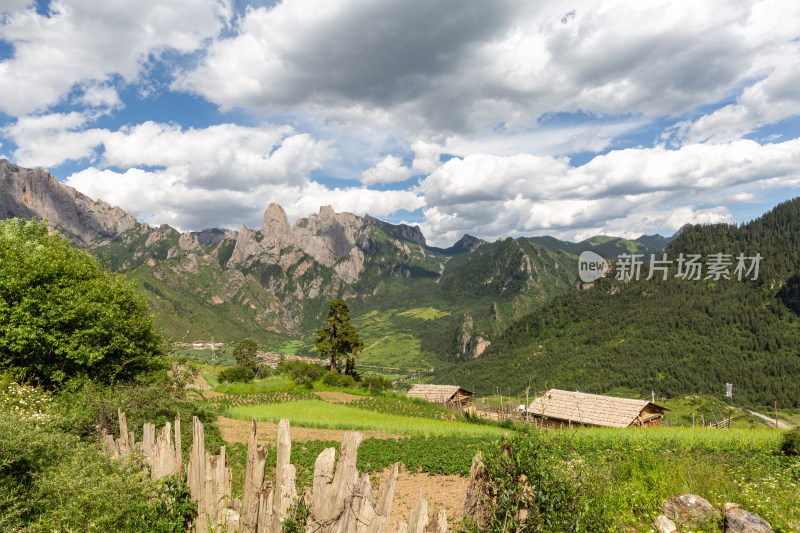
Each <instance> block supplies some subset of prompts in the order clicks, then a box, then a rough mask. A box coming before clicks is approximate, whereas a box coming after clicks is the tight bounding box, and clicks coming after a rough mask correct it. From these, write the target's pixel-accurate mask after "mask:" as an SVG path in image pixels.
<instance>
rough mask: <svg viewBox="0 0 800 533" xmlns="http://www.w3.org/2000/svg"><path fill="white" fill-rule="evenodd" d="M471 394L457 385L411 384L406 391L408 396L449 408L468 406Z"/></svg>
mask: <svg viewBox="0 0 800 533" xmlns="http://www.w3.org/2000/svg"><path fill="white" fill-rule="evenodd" d="M473 394H475V393H474V392H471V391H468V390H467V389H463V388H461V387H459V386H458V385H413V386H412V387H411V390H409V391H408V396H409V397H410V398H420V399H422V400H427V401H429V402H431V403H435V404H436V405H441V406H443V407H447V408H449V409H465V408H467V407H469V405H470V400H471V399H472V395H473ZM459 404H460V406H459Z"/></svg>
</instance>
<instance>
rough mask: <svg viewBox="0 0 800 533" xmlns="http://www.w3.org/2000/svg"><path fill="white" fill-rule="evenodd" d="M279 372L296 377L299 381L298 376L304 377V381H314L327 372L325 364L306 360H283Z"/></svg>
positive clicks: (295, 379)
mask: <svg viewBox="0 0 800 533" xmlns="http://www.w3.org/2000/svg"><path fill="white" fill-rule="evenodd" d="M278 372H280V373H281V374H286V375H289V376H291V377H292V379H294V381H295V383H297V382H298V381H297V378H303V380H302V381H303V382H304V383H305V382H312V383H313V382H314V381H317V380H318V379H320V378H321V377H322V376H323V375H324V374H325V372H326V369H325V367H324V366H320V365H318V364H315V363H306V362H305V361H297V360H295V361H282V362H281V363H280V364H279V365H278Z"/></svg>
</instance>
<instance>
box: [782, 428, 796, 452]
mask: <svg viewBox="0 0 800 533" xmlns="http://www.w3.org/2000/svg"><path fill="white" fill-rule="evenodd" d="M781 451H782V452H783V453H784V454H785V455H800V427H796V428H794V429H790V430H789V431H787V432H786V433H784V434H783V443H781Z"/></svg>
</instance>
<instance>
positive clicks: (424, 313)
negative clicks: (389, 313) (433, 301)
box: [398, 307, 450, 320]
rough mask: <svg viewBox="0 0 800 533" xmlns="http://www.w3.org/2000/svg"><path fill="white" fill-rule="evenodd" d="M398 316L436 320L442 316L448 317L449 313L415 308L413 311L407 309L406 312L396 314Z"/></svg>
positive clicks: (433, 309)
mask: <svg viewBox="0 0 800 533" xmlns="http://www.w3.org/2000/svg"><path fill="white" fill-rule="evenodd" d="M398 315H400V316H410V317H413V318H419V319H422V320H436V319H437V318H441V317H443V316H450V312H449V311H441V310H439V309H436V308H435V307H415V308H414V309H409V310H408V311H403V312H402V313H398Z"/></svg>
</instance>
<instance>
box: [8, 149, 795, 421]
mask: <svg viewBox="0 0 800 533" xmlns="http://www.w3.org/2000/svg"><path fill="white" fill-rule="evenodd" d="M0 191H2V194H0V218H9V217H26V218H27V217H36V218H39V219H43V218H46V219H48V221H49V225H50V226H51V227H52V228H53V229H55V230H58V231H59V232H61V233H62V234H63V235H65V236H66V237H67V238H69V239H70V240H71V241H72V242H73V243H74V244H75V245H76V246H80V247H84V248H87V249H89V250H90V251H91V253H92V254H94V255H95V256H96V257H98V258H99V259H100V260H101V261H103V262H105V263H106V264H107V265H108V267H109V268H111V269H113V270H115V271H120V272H124V273H125V274H126V275H127V276H128V277H129V278H131V279H132V280H134V281H135V282H136V283H137V284H139V286H140V287H141V289H142V290H143V292H144V294H145V295H146V297H147V299H148V301H149V303H150V305H151V308H152V310H153V313H154V314H155V317H156V322H157V324H158V325H159V326H160V327H161V328H162V330H163V331H164V333H165V335H166V336H167V337H168V338H169V339H171V340H174V341H186V340H209V339H210V338H211V337H212V336H213V337H215V338H216V339H217V340H222V341H227V342H236V341H237V340H239V339H241V338H244V337H254V338H256V339H258V340H259V341H260V342H261V343H262V345H263V346H265V347H266V348H267V349H268V350H271V351H277V352H282V353H299V354H312V353H313V351H314V349H313V343H312V339H313V331H314V330H315V329H317V328H319V327H321V326H322V323H323V321H324V317H325V314H326V313H327V308H328V302H329V300H331V299H334V298H344V299H346V300H347V302H348V305H349V307H350V310H351V317H352V321H353V323H354V324H355V326H356V328H357V331H358V332H359V334H360V336H361V337H362V339H363V341H364V345H365V350H364V352H363V353H362V355H361V359H360V363H359V364H360V365H361V366H362V367H365V368H367V369H370V370H379V371H381V372H382V373H384V375H388V376H392V377H398V378H400V377H408V376H409V375H414V376H416V378H417V379H419V378H422V379H426V380H430V379H432V380H433V381H434V382H440V383H458V384H459V385H461V386H463V387H466V388H468V389H470V390H475V391H477V392H479V393H493V392H495V391H497V390H505V391H506V392H510V393H512V394H514V393H519V392H520V391H524V390H526V389H527V390H531V391H534V392H535V391H543V390H547V389H548V388H550V387H557V388H562V389H573V388H574V389H579V390H583V391H589V392H602V393H610V394H617V395H628V396H634V397H649V396H650V395H651V394H657V395H658V396H661V397H674V396H677V395H681V394H688V393H708V394H712V395H717V396H719V395H721V393H722V391H723V390H724V387H725V384H726V383H733V384H734V397H735V399H736V400H737V401H739V402H742V403H748V404H752V405H771V404H772V403H773V402H776V401H777V402H778V403H779V405H781V406H782V407H798V406H800V355H798V354H800V335H798V333H800V321H798V320H797V315H798V314H800V199H795V200H791V201H788V202H784V203H783V204H780V205H778V206H777V207H776V208H774V209H773V210H772V211H770V212H768V213H766V214H765V215H763V216H762V217H760V218H758V219H756V220H754V221H752V222H750V223H748V224H743V225H736V224H731V225H726V224H721V225H705V226H701V225H696V226H685V227H684V228H682V229H681V230H680V231H679V232H678V233H676V234H675V235H673V236H672V237H670V238H665V237H662V236H660V235H643V236H641V237H639V238H638V239H635V240H626V239H621V238H617V237H608V236H595V237H592V238H590V239H587V240H584V241H582V242H579V243H572V242H568V241H562V240H559V239H555V238H553V237H521V238H516V239H513V238H506V239H499V240H497V241H495V242H486V241H483V240H481V239H478V238H476V237H472V236H470V235H464V236H463V237H462V238H461V239H460V240H459V241H458V242H456V243H455V244H454V245H453V246H451V247H449V248H437V247H433V246H429V245H428V244H427V242H426V239H425V236H424V235H423V234H422V232H421V231H420V229H419V227H416V226H409V225H405V224H390V223H387V222H384V221H381V220H378V219H376V218H374V217H371V216H369V215H366V216H363V217H361V216H356V215H354V214H351V213H336V212H335V211H334V210H333V209H332V208H331V207H329V206H324V207H321V208H320V210H319V212H318V213H313V214H310V215H309V216H308V217H305V218H300V219H298V220H297V221H296V222H295V223H294V224H290V223H289V221H288V219H287V217H286V213H285V212H284V210H283V209H282V208H281V207H280V206H279V205H277V204H270V205H268V206H267V207H266V210H265V212H264V217H263V220H262V223H261V226H260V227H259V228H247V227H245V226H244V225H242V226H241V227H240V228H239V230H238V231H235V230H231V229H205V230H202V231H186V232H183V233H181V232H179V231H177V230H175V229H174V228H171V227H169V226H167V225H161V226H158V227H154V226H151V225H149V224H147V223H141V222H139V221H137V220H136V218H135V217H133V216H132V215H130V214H128V213H126V212H125V211H124V210H122V209H121V208H119V207H114V206H111V205H109V204H107V203H105V202H103V201H102V200H94V199H91V198H89V197H87V196H85V195H83V194H81V193H80V192H78V191H76V190H74V189H72V188H70V187H68V186H66V185H64V184H62V183H60V182H58V180H57V179H56V178H54V177H53V176H52V175H50V174H49V173H48V172H47V171H46V170H43V169H38V168H37V169H24V168H20V167H18V166H15V165H12V164H11V163H9V162H8V161H5V160H0ZM587 250H589V251H593V252H595V253H597V254H598V255H600V256H602V257H605V258H613V257H615V256H619V255H620V254H643V256H644V257H645V258H647V257H649V256H650V254H656V255H657V257H661V256H662V254H667V255H668V256H669V257H671V258H673V259H674V258H676V257H679V256H681V254H683V256H689V255H690V254H699V255H700V256H701V257H704V258H706V259H708V258H709V257H710V256H712V255H714V254H720V253H722V254H729V257H730V258H733V257H736V256H737V254H740V253H741V254H746V255H747V256H748V257H752V256H755V255H757V254H758V255H759V256H760V257H761V262H760V271H759V275H758V278H757V279H755V280H744V281H739V280H736V279H735V276H734V277H733V278H732V279H725V278H724V277H723V278H718V277H717V278H714V277H711V278H707V277H703V278H701V279H698V280H692V281H689V280H686V279H683V278H680V277H679V276H676V275H677V274H679V272H678V271H677V268H676V265H675V264H674V263H673V264H671V265H670V267H669V269H668V272H666V273H665V276H666V279H662V278H661V276H656V277H654V278H653V279H650V280H645V279H640V280H633V279H631V278H626V277H625V276H621V277H620V276H617V275H615V271H614V269H612V270H611V271H610V272H609V273H608V274H606V276H605V277H602V278H600V279H598V280H596V281H595V282H594V283H583V282H581V281H580V280H578V276H577V273H578V255H579V254H580V253H581V252H583V251H587ZM646 269H647V264H645V265H644V270H645V271H646Z"/></svg>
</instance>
